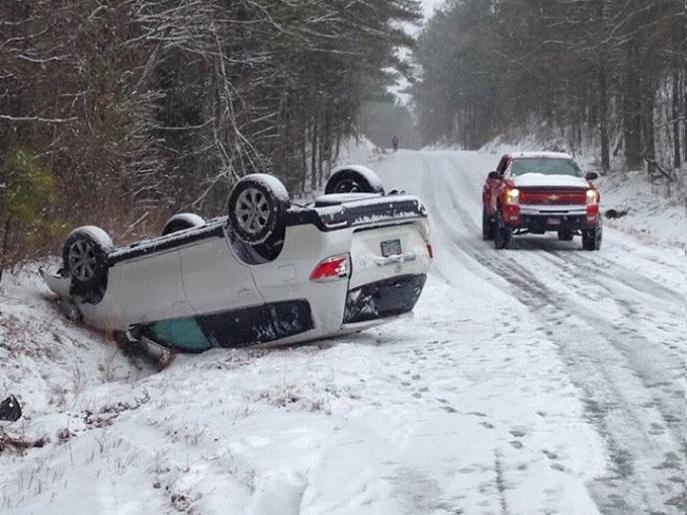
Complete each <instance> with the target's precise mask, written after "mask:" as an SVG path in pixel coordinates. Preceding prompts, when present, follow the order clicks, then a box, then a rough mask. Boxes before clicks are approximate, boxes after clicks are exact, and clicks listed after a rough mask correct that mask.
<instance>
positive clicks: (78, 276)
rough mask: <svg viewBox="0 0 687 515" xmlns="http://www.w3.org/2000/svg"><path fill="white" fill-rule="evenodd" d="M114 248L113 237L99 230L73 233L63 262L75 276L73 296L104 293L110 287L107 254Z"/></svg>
mask: <svg viewBox="0 0 687 515" xmlns="http://www.w3.org/2000/svg"><path fill="white" fill-rule="evenodd" d="M113 249H114V245H113V244H112V239H111V238H110V236H109V235H108V234H107V233H106V232H105V231H103V230H102V229H100V228H98V227H93V226H86V227H79V228H78V229H75V230H74V231H72V232H71V234H69V236H68V237H67V240H66V241H65V243H64V248H63V251H62V259H63V268H64V270H65V271H66V272H67V273H68V274H69V276H70V277H71V286H70V293H71V294H72V295H81V296H84V295H87V294H91V293H97V292H102V291H104V289H105V287H106V286H107V254H108V252H111V251H112V250H113Z"/></svg>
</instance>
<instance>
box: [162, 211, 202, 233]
mask: <svg viewBox="0 0 687 515" xmlns="http://www.w3.org/2000/svg"><path fill="white" fill-rule="evenodd" d="M203 225H205V220H203V218H202V217H201V216H198V215H196V214H193V213H179V214H178V215H174V216H173V217H172V218H170V219H169V220H167V223H166V224H165V226H164V228H163V229H162V236H167V235H168V234H174V233H175V232H179V231H185V230H186V229H191V228H193V227H202V226H203Z"/></svg>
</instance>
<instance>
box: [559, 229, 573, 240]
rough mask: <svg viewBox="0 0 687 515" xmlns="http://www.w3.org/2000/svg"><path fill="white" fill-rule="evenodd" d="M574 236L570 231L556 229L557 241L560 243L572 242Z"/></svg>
mask: <svg viewBox="0 0 687 515" xmlns="http://www.w3.org/2000/svg"><path fill="white" fill-rule="evenodd" d="M574 236H575V235H574V233H573V232H572V230H571V229H558V239H559V240H560V241H573V238H574Z"/></svg>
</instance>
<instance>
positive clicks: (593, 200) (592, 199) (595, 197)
mask: <svg viewBox="0 0 687 515" xmlns="http://www.w3.org/2000/svg"><path fill="white" fill-rule="evenodd" d="M598 203H599V192H598V191H596V190H587V205H588V206H591V205H594V204H598Z"/></svg>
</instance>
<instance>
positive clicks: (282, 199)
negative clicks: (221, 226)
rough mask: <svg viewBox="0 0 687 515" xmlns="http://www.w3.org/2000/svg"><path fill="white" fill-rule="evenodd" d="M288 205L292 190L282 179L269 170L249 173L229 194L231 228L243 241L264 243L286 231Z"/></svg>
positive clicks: (254, 243) (251, 243) (255, 243)
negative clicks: (288, 190)
mask: <svg viewBox="0 0 687 515" xmlns="http://www.w3.org/2000/svg"><path fill="white" fill-rule="evenodd" d="M289 206H290V201H289V194H288V192H287V190H286V187H285V186H284V184H282V182H281V181H280V180H279V179H277V178H276V177H274V176H272V175H267V174H252V175H247V176H246V177H243V178H242V179H240V180H239V181H238V182H237V183H236V184H235V185H234V188H233V189H232V190H231V194H230V195H229V206H228V207H229V212H228V215H229V223H230V225H231V230H232V231H233V233H234V234H235V235H236V237H237V238H238V239H239V240H240V241H242V242H243V243H247V244H249V245H258V244H260V243H263V242H265V241H267V240H268V239H269V238H271V237H272V236H273V235H275V234H279V233H282V232H283V231H284V228H285V226H286V211H287V210H288V209H289Z"/></svg>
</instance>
